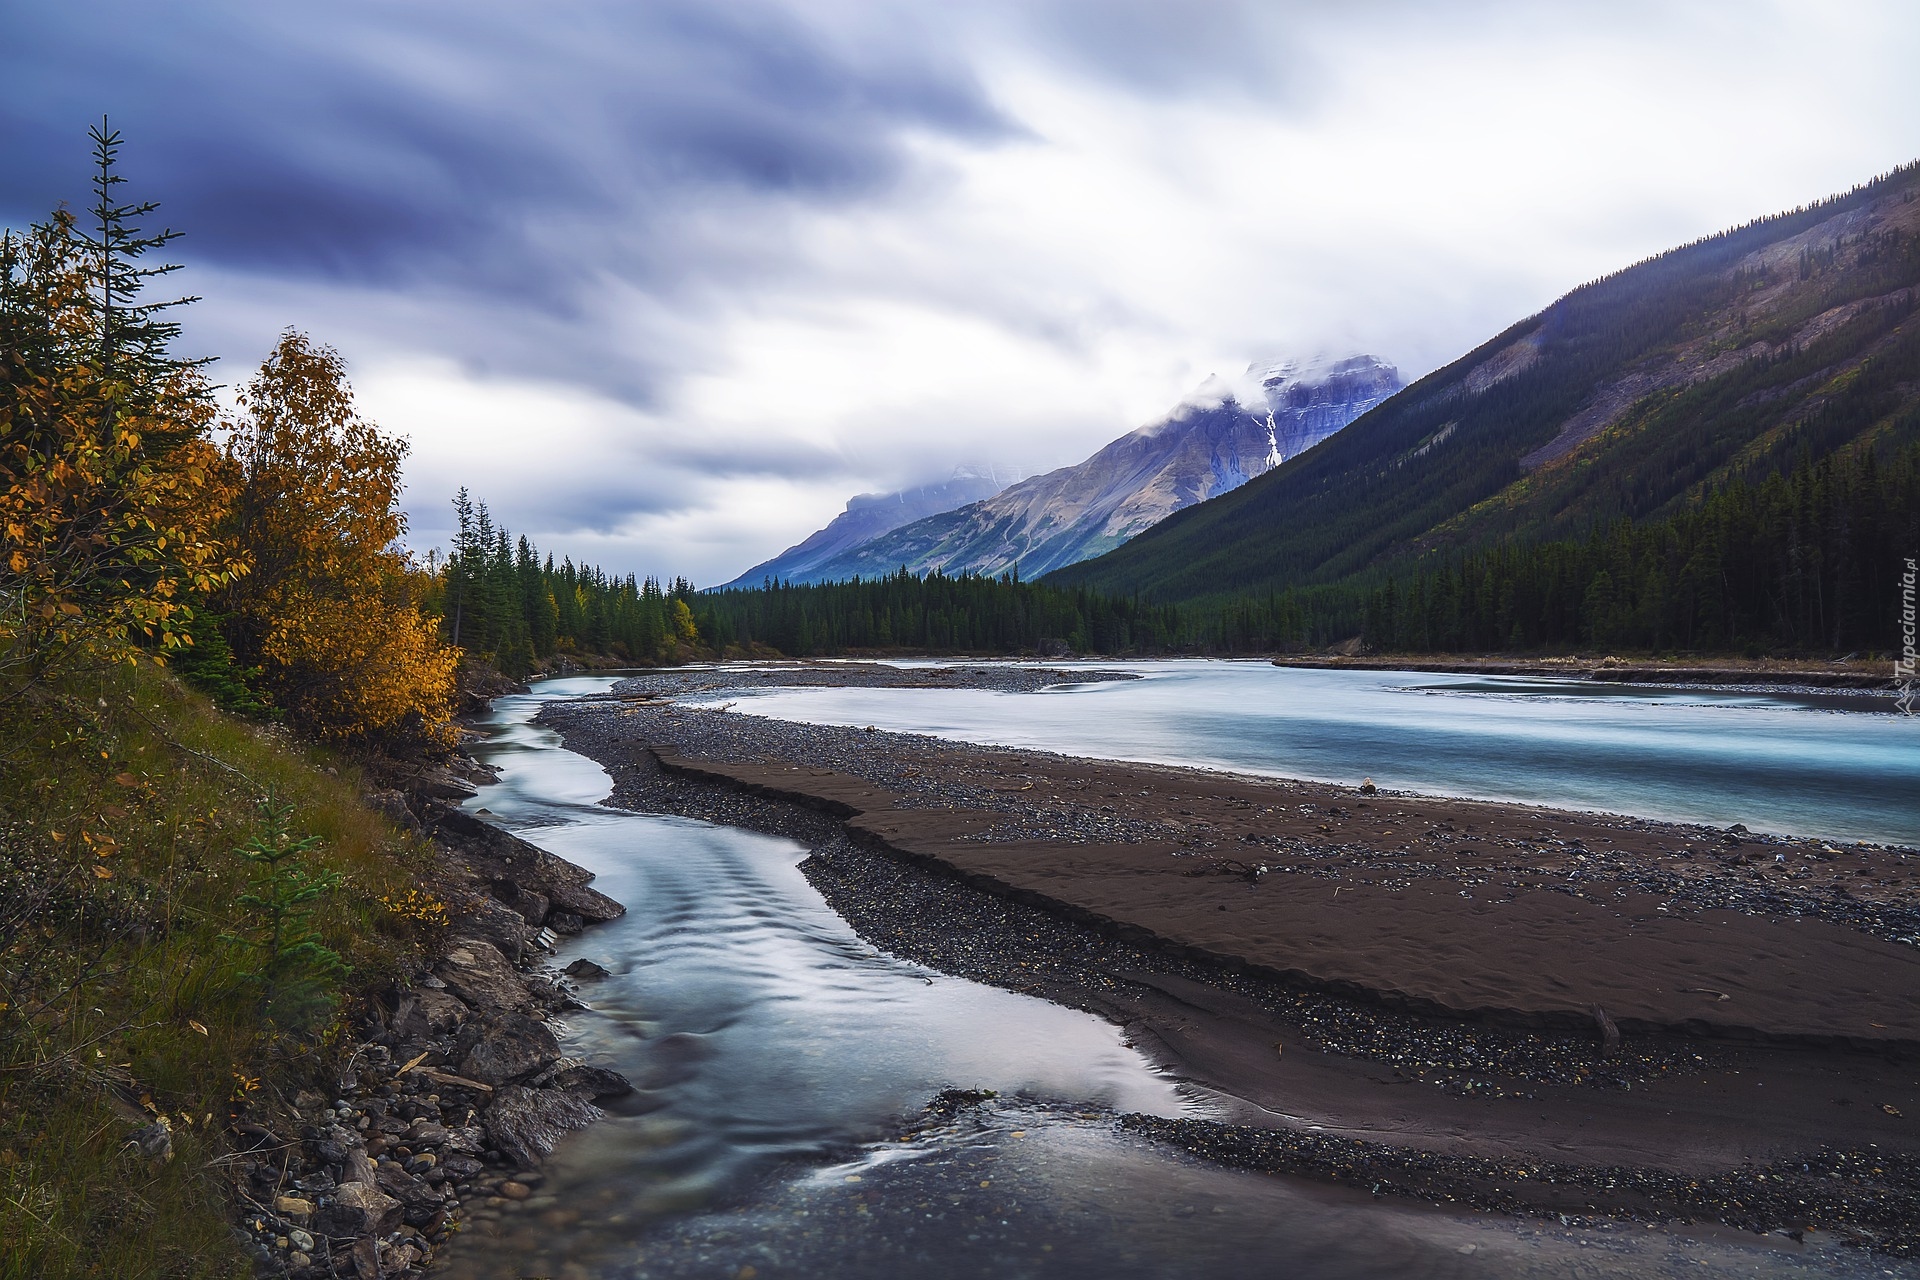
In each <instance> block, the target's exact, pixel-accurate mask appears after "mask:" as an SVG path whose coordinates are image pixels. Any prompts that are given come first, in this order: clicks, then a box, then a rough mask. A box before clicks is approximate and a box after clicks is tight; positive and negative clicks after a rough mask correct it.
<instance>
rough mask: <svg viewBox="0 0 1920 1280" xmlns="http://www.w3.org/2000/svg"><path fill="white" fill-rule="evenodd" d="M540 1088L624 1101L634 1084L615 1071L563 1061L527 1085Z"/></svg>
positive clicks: (569, 1060)
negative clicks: (564, 1090)
mask: <svg viewBox="0 0 1920 1280" xmlns="http://www.w3.org/2000/svg"><path fill="white" fill-rule="evenodd" d="M528 1083H529V1084H531V1085H533V1086H534V1087H535V1088H540V1089H567V1090H570V1091H572V1092H574V1093H578V1094H581V1095H582V1096H584V1097H589V1098H624V1097H626V1096H627V1095H628V1094H630V1093H632V1092H633V1082H632V1081H631V1080H629V1079H627V1078H626V1077H625V1076H623V1075H621V1074H620V1073H619V1072H618V1071H611V1070H609V1069H607V1068H606V1067H590V1066H588V1065H586V1064H585V1063H583V1062H575V1061H574V1060H573V1059H571V1058H562V1059H560V1060H559V1061H558V1062H556V1063H554V1064H553V1065H552V1066H551V1067H549V1068H547V1069H546V1070H545V1071H543V1072H541V1073H540V1074H539V1075H537V1076H535V1077H534V1078H533V1079H532V1080H531V1081H529V1082H528Z"/></svg>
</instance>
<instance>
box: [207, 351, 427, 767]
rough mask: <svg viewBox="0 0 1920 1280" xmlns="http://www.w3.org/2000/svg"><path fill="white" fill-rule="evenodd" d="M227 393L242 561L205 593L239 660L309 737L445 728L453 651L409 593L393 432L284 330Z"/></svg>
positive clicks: (323, 354) (374, 737) (371, 738)
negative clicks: (232, 406) (243, 381)
mask: <svg viewBox="0 0 1920 1280" xmlns="http://www.w3.org/2000/svg"><path fill="white" fill-rule="evenodd" d="M239 404H240V412H239V414H238V415H237V416H236V417H235V418H234V419H233V420H232V421H231V422H230V423H229V424H228V434H227V442H226V459H227V461H228V463H229V464H230V466H231V467H232V469H233V473H234V476H235V493H234V497H233V501H232V503H231V505H230V507H229V509H228V516H227V519H226V522H225V524H224V525H223V526H222V528H223V532H224V533H225V535H226V536H227V537H228V538H229V539H230V541H231V542H232V544H233V546H234V547H235V548H236V549H237V550H238V551H239V552H240V553H241V554H243V555H244V556H245V557H246V559H247V562H248V564H249V565H250V566H251V568H250V571H249V572H248V573H247V574H246V575H245V576H244V577H242V578H238V579H236V580H234V581H232V582H231V583H229V584H227V585H226V586H225V587H224V588H223V589H222V590H220V591H219V592H218V593H217V594H216V596H215V598H214V602H215V604H216V605H217V607H218V608H219V609H220V610H221V612H222V614H223V615H224V616H225V617H226V618H227V619H228V622H227V626H226V635H227V639H228V641H229V643H230V644H231V645H232V647H233V650H234V652H235V654H236V655H237V657H238V660H239V662H240V663H241V664H243V665H245V666H257V667H258V668H259V670H260V672H261V676H260V679H261V682H262V684H263V685H264V687H265V690H266V692H267V693H268V695H269V696H270V697H271V698H272V700H273V701H274V702H275V703H276V704H277V705H278V706H280V707H281V708H283V709H284V710H285V712H286V714H287V717H288V719H289V720H290V722H291V723H293V724H294V725H295V726H296V727H298V728H300V729H301V730H303V731H305V732H308V733H311V734H313V735H315V736H317V737H321V738H325V739H330V740H335V741H349V742H368V743H374V744H378V745H381V746H384V747H388V748H392V747H396V746H397V747H406V748H419V747H434V746H439V745H444V744H445V743H447V742H449V741H450V740H451V739H450V736H449V735H450V728H449V722H450V720H451V717H452V714H453V707H454V695H455V673H456V671H457V669H458V665H459V663H458V652H457V651H456V650H454V649H451V648H449V647H447V646H445V645H443V644H442V643H441V642H440V639H439V635H438V630H437V627H436V624H435V623H434V622H433V621H431V620H430V619H428V618H426V617H425V616H424V615H423V614H422V613H421V611H420V609H419V608H418V607H417V604H416V595H417V590H418V588H417V587H416V586H415V584H414V582H413V579H414V578H416V577H418V576H421V575H420V574H419V572H418V570H416V569H415V568H414V566H413V565H412V563H411V561H410V560H409V558H408V556H407V555H406V553H405V552H404V551H403V550H402V549H401V547H400V545H399V539H400V537H401V535H402V534H403V533H404V532H405V531H406V517H405V516H404V514H402V512H401V511H400V509H399V494H400V463H401V460H402V459H403V458H404V457H405V456H406V443H405V442H404V441H402V440H398V439H395V438H392V437H389V436H386V435H383V434H382V433H381V432H380V430H379V429H378V428H377V427H376V426H374V424H372V423H371V422H368V421H367V420H366V419H364V418H362V417H361V416H360V415H359V413H358V412H356V410H355V408H354V401H353V392H352V389H351V388H350V387H349V386H348V384H347V380H346V368H345V364H344V362H343V361H342V360H341V358H340V356H339V354H338V353H336V352H334V351H332V350H330V349H329V348H327V347H323V346H318V345H315V344H314V343H313V342H311V341H310V340H309V339H308V338H307V337H306V336H305V335H303V334H298V333H294V332H292V331H289V332H287V333H286V334H285V335H283V336H282V337H281V339H280V342H279V345H278V346H276V347H275V348H274V351H273V353H272V354H271V355H270V356H268V358H267V360H266V361H265V363H263V364H262V365H261V366H260V370H259V372H258V374H256V375H255V377H254V378H253V379H252V381H250V382H249V383H248V384H247V387H246V389H245V391H244V392H243V393H242V395H241V396H240V401H239Z"/></svg>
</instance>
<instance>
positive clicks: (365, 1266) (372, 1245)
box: [349, 1236, 381, 1280]
mask: <svg viewBox="0 0 1920 1280" xmlns="http://www.w3.org/2000/svg"><path fill="white" fill-rule="evenodd" d="M349 1256H350V1257H352V1259H353V1269H354V1271H355V1272H356V1273H357V1274H358V1275H359V1277H360V1280H381V1276H380V1271H381V1267H380V1242H379V1241H378V1240H375V1239H374V1238H373V1237H372V1236H366V1237H364V1238H362V1239H359V1240H356V1241H354V1242H353V1252H352V1253H351V1254H350V1255H349Z"/></svg>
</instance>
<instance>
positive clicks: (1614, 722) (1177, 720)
mask: <svg viewBox="0 0 1920 1280" xmlns="http://www.w3.org/2000/svg"><path fill="white" fill-rule="evenodd" d="M1129 669H1130V670H1137V671H1140V672H1141V673H1143V674H1144V675H1145V676H1146V677H1147V678H1146V679H1143V680H1131V681H1120V682H1110V683H1102V684H1085V685H1065V686H1061V687H1059V688H1056V689H1054V690H1051V691H1048V692H1046V693H1042V694H1039V695H1034V694H1020V693H996V692H990V691H987V690H979V689H784V690H768V691H755V692H750V693H745V694H728V695H727V698H726V700H727V701H732V702H736V703H737V704H738V709H739V710H740V711H743V712H750V713H752V714H755V715H769V716H776V717H780V718H783V719H791V720H802V721H807V722H811V723H817V724H846V725H869V724H871V725H877V726H879V727H880V728H883V729H893V730H898V731H901V732H907V733H929V734H934V735H937V736H940V737H945V738H957V739H960V740H962V741H967V742H980V743H993V744H998V745H1003V746H1011V747H1021V748H1028V749H1035V750H1043V751H1058V752H1062V753H1065V754H1068V755H1081V756H1094V757H1100V758H1105V759H1116V760H1137V761H1146V762H1151V763H1158V764H1184V765H1198V766H1202V767H1207V768H1219V769H1232V770H1238V771H1242V772H1247V773H1264V774H1273V775H1278V776H1283V777H1294V778H1312V779H1319V780H1323V781H1330V782H1346V783H1355V782H1358V781H1360V779H1361V778H1363V777H1371V778H1372V779H1373V780H1374V781H1375V782H1376V783H1378V784H1379V785H1381V786H1383V787H1389V788H1393V789H1396V790H1406V791H1417V792H1423V793H1427V794H1432V795H1454V796H1472V797H1478V798H1482V799H1497V800H1512V801H1517V802H1520V803H1523V804H1542V805H1553V806H1556V807H1563V808H1571V809H1583V810H1592V811H1599V812H1606V813H1631V814H1637V815H1641V816H1646V817H1660V818H1669V819H1674V820H1677V821H1684V822H1704V823H1708V824H1711V825H1715V826H1726V825H1730V824H1732V823H1735V822H1741V823H1745V824H1746V825H1747V826H1748V827H1750V828H1752V829H1754V830H1756V831H1775V832H1781V833H1786V834H1799V835H1818V836H1825V837H1828V838H1835V839H1854V840H1875V841H1885V842H1888V843H1895V844H1909V845H1910V844H1920V805H1916V804H1915V803H1914V796H1915V794H1916V792H1920V717H1908V716H1900V715H1893V714H1881V713H1864V714H1856V713H1851V712H1841V711H1836V710H1834V708H1840V707H1845V708H1856V709H1857V708H1860V707H1875V706H1884V707H1889V708H1890V707H1891V705H1892V702H1891V700H1890V699H1886V698H1874V697H1871V696H1867V695H1854V694H1819V693H1814V694H1776V693H1757V692H1751V691H1721V690H1707V689H1647V688H1641V687H1638V686H1630V685H1615V684H1600V683H1592V682H1584V681H1574V680H1545V679H1539V678H1534V677H1513V678H1507V677H1486V676H1437V675H1433V674H1430V673H1420V672H1375V671H1315V670H1303V669H1295V668H1281V667H1274V666H1271V665H1269V664H1267V663H1263V662H1201V661H1180V662H1143V663H1136V664H1129Z"/></svg>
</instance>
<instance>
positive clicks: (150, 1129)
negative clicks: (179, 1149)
mask: <svg viewBox="0 0 1920 1280" xmlns="http://www.w3.org/2000/svg"><path fill="white" fill-rule="evenodd" d="M127 1145H129V1146H131V1147H132V1148H133V1149H134V1150H136V1151H138V1152H139V1153H140V1154H141V1155H143V1156H145V1157H146V1158H147V1159H149V1160H161V1161H168V1160H172V1159H173V1125H172V1124H171V1123H170V1122H169V1121H168V1120H167V1118H166V1117H165V1116H161V1117H160V1118H159V1119H158V1120H155V1121H154V1122H153V1123H152V1124H147V1125H142V1126H141V1127H140V1128H138V1129H135V1130H134V1131H133V1136H132V1137H130V1138H128V1139H127Z"/></svg>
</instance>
